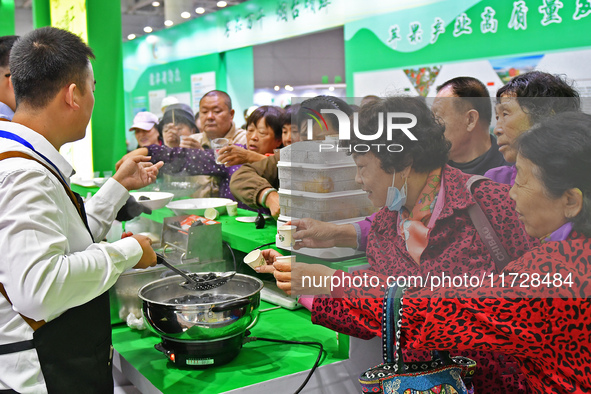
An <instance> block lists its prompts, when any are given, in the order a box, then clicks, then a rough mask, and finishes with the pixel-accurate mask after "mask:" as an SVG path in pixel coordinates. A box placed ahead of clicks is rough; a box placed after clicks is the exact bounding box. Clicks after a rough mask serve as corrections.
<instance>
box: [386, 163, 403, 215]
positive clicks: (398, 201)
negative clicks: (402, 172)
mask: <svg viewBox="0 0 591 394" xmlns="http://www.w3.org/2000/svg"><path fill="white" fill-rule="evenodd" d="M395 180H396V171H394V175H393V176H392V186H390V187H389V188H388V194H386V207H388V209H389V210H390V211H398V212H400V210H401V209H402V207H403V206H404V204H406V194H407V191H408V186H407V180H408V178H407V179H405V180H404V185H403V186H402V190H400V189H398V188H397V187H395V186H394V181H395Z"/></svg>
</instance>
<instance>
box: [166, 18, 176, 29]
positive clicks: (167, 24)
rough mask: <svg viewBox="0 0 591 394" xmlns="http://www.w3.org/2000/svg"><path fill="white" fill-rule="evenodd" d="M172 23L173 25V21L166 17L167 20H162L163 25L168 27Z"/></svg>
mask: <svg viewBox="0 0 591 394" xmlns="http://www.w3.org/2000/svg"><path fill="white" fill-rule="evenodd" d="M172 25H174V22H173V21H171V20H170V19H167V20H165V21H164V26H168V27H170V26H172Z"/></svg>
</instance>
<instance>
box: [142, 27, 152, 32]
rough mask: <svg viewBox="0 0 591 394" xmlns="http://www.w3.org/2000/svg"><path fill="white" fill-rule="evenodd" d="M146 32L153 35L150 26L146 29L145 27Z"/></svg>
mask: <svg viewBox="0 0 591 394" xmlns="http://www.w3.org/2000/svg"><path fill="white" fill-rule="evenodd" d="M144 31H145V32H146V33H152V28H151V27H150V26H146V27H144Z"/></svg>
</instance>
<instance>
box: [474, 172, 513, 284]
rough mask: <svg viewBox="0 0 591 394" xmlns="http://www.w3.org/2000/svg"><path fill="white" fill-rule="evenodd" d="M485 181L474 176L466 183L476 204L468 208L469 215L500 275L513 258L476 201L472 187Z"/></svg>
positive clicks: (479, 176)
mask: <svg viewBox="0 0 591 394" xmlns="http://www.w3.org/2000/svg"><path fill="white" fill-rule="evenodd" d="M483 179H488V178H486V177H484V176H481V175H474V176H471V177H470V179H468V181H467V182H466V188H467V189H468V193H470V196H472V199H473V200H474V202H475V204H473V205H472V206H470V207H469V208H468V214H469V215H470V219H472V223H474V227H476V230H477V231H478V234H479V235H480V238H481V239H482V241H483V242H484V244H485V245H486V247H487V249H488V251H489V252H490V255H491V256H492V258H493V260H494V262H495V265H496V267H497V272H498V273H500V272H501V271H502V270H503V268H505V266H506V265H507V264H508V263H509V261H510V260H511V258H510V257H509V254H508V253H507V251H506V250H505V248H504V247H503V244H502V243H501V241H500V240H499V237H498V236H497V233H496V232H495V229H494V228H493V226H492V225H491V224H490V221H489V220H488V218H487V217H486V215H485V214H484V211H483V210H482V208H481V207H480V204H479V203H478V201H476V199H475V198H474V195H473V194H472V186H473V185H474V184H475V183H476V182H479V181H481V180H483Z"/></svg>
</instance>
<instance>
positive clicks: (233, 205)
mask: <svg viewBox="0 0 591 394" xmlns="http://www.w3.org/2000/svg"><path fill="white" fill-rule="evenodd" d="M226 211H228V215H230V216H237V215H238V203H237V202H236V201H234V202H229V203H227V204H226Z"/></svg>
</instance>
